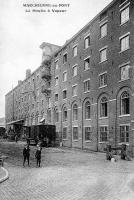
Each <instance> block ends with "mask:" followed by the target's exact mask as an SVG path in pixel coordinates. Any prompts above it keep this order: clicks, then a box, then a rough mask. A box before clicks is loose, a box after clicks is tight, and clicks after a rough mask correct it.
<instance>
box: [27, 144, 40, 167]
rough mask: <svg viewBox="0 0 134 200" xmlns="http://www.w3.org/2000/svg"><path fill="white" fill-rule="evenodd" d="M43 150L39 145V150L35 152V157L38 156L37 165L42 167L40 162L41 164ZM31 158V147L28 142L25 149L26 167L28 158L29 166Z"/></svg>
mask: <svg viewBox="0 0 134 200" xmlns="http://www.w3.org/2000/svg"><path fill="white" fill-rule="evenodd" d="M41 150H42V148H41V147H40V146H39V145H37V150H36V152H35V158H36V165H37V166H38V167H40V164H41ZM29 158H30V147H29V144H26V145H25V146H24V149H23V166H24V167H25V162H26V160H27V163H28V166H29V165H30V163H29Z"/></svg>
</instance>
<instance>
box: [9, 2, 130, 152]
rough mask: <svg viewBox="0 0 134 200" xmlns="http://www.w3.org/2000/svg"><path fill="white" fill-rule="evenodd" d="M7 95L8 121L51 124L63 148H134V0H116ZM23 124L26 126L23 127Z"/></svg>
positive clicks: (46, 53) (47, 51) (46, 52)
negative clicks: (122, 145)
mask: <svg viewBox="0 0 134 200" xmlns="http://www.w3.org/2000/svg"><path fill="white" fill-rule="evenodd" d="M41 48H42V50H43V58H42V64H41V66H40V67H39V68H38V69H37V70H36V71H35V72H33V73H32V74H31V73H30V71H29V70H28V71H27V77H26V79H25V80H24V81H22V82H19V84H18V86H16V88H14V89H13V90H12V91H10V92H9V93H8V94H7V95H6V124H7V126H8V127H9V126H10V125H13V124H17V123H19V124H21V125H22V124H23V125H24V124H25V125H27V126H30V125H31V124H38V123H42V122H43V121H44V122H45V123H51V124H55V125H56V131H57V136H58V137H59V138H60V139H61V140H62V143H63V146H68V147H75V148H81V149H90V150H93V151H104V148H105V147H106V144H107V143H111V144H112V145H113V146H117V145H119V144H122V143H125V144H128V145H129V148H130V150H131V152H132V153H133V152H134V147H133V146H134V105H133V104H134V56H133V55H134V2H133V1H132V0H113V1H112V2H111V3H110V4H109V5H108V6H107V7H106V8H104V9H103V10H102V11H101V12H100V13H99V14H98V15H97V16H96V17H95V18H94V19H93V20H92V21H90V22H89V23H88V24H87V25H86V26H85V27H83V28H82V29H81V30H80V31H79V32H78V33H76V34H75V35H74V36H73V37H72V38H71V39H70V40H68V41H67V42H66V43H65V44H64V45H63V46H62V47H59V46H56V45H52V44H48V43H43V44H42V45H41ZM21 127H22V126H21Z"/></svg>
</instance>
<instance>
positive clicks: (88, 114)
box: [85, 101, 91, 119]
mask: <svg viewBox="0 0 134 200" xmlns="http://www.w3.org/2000/svg"><path fill="white" fill-rule="evenodd" d="M90 118H91V104H90V102H89V101H87V102H86V103H85V119H90Z"/></svg>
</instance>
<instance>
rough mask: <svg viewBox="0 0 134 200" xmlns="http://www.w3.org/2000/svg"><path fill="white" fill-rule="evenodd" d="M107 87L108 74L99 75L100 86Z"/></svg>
mask: <svg viewBox="0 0 134 200" xmlns="http://www.w3.org/2000/svg"><path fill="white" fill-rule="evenodd" d="M105 85H107V73H104V74H101V75H99V86H100V87H103V86H105Z"/></svg>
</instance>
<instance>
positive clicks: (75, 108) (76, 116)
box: [73, 104, 78, 121]
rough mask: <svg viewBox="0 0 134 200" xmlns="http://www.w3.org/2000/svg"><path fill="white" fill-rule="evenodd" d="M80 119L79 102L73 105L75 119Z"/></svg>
mask: <svg viewBox="0 0 134 200" xmlns="http://www.w3.org/2000/svg"><path fill="white" fill-rule="evenodd" d="M74 120H78V106H77V104H74V106H73V121H74Z"/></svg>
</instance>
